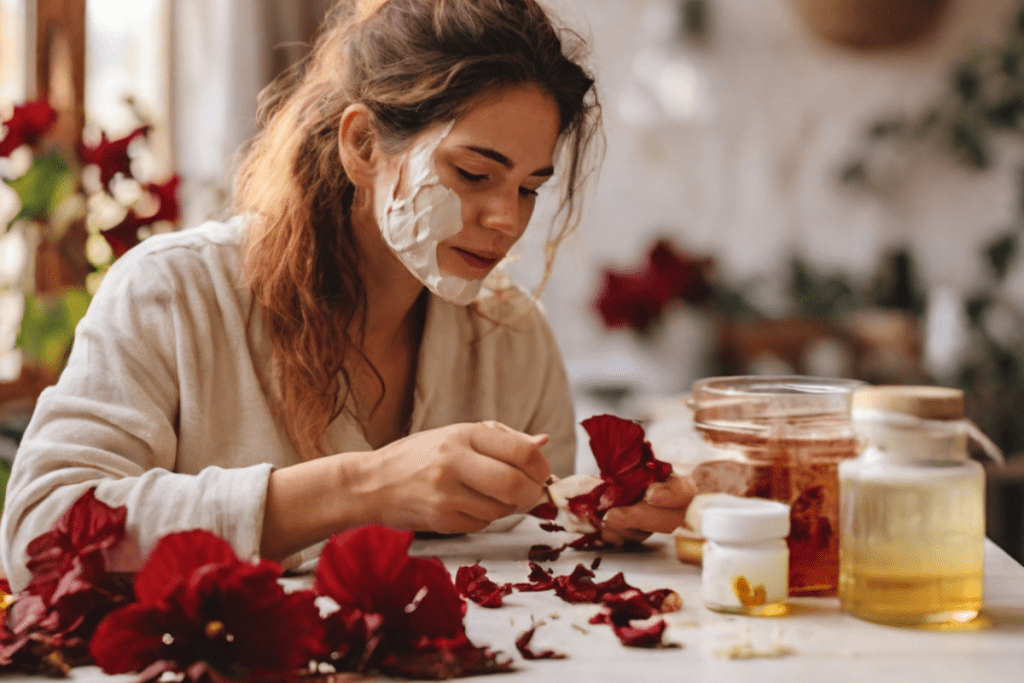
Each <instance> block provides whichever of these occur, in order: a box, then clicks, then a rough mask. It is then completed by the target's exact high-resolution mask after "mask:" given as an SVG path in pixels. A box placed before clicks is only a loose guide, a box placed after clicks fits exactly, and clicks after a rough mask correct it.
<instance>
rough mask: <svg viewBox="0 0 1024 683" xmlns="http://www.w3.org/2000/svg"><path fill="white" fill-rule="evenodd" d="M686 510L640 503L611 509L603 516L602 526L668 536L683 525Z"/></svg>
mask: <svg viewBox="0 0 1024 683" xmlns="http://www.w3.org/2000/svg"><path fill="white" fill-rule="evenodd" d="M685 520H686V508H685V507H684V508H662V507H655V506H653V505H650V504H648V503H644V502H640V503H637V504H636V505H629V506H626V507H620V508H612V509H611V510H609V511H608V512H607V513H606V514H605V516H604V525H605V526H606V527H610V528H612V529H615V530H618V531H625V530H630V529H639V530H643V531H648V532H651V531H657V532H660V533H663V534H670V533H672V532H673V531H675V530H676V528H678V527H680V526H682V525H683V522H684V521H685Z"/></svg>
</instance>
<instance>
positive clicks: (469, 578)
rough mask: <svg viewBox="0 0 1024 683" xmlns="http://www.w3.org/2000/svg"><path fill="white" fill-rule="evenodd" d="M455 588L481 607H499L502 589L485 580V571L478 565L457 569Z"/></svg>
mask: <svg viewBox="0 0 1024 683" xmlns="http://www.w3.org/2000/svg"><path fill="white" fill-rule="evenodd" d="M455 587H456V588H458V589H459V592H460V593H462V595H463V596H465V597H467V598H469V599H470V600H472V601H473V602H475V603H476V604H478V605H480V606H481V607H492V608H493V607H501V597H502V595H503V593H502V587H501V586H499V585H498V584H496V583H494V582H493V581H491V580H490V579H489V578H487V570H486V569H484V568H483V567H481V566H480V564H479V563H477V564H474V565H470V566H467V567H459V569H458V571H457V572H456V573H455ZM504 595H508V593H504Z"/></svg>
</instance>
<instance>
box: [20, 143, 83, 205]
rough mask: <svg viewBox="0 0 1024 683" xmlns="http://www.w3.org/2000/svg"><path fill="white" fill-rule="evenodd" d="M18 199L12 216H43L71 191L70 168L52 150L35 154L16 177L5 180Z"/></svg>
mask: <svg viewBox="0 0 1024 683" xmlns="http://www.w3.org/2000/svg"><path fill="white" fill-rule="evenodd" d="M5 182H6V183H7V184H8V185H10V186H11V188H13V189H14V191H15V192H17V193H18V198H19V199H21V212H20V213H19V214H18V215H17V216H15V218H14V220H15V221H18V220H21V219H22V218H45V217H46V216H48V215H50V213H51V212H52V211H53V209H54V208H56V206H57V205H58V204H60V202H61V201H63V200H64V199H66V198H67V197H68V196H70V195H71V194H72V193H73V192H74V191H75V181H74V175H73V174H72V171H71V168H70V167H69V166H68V165H67V164H66V163H65V162H64V160H63V159H61V157H60V155H59V154H57V153H56V152H50V153H49V154H44V155H42V156H39V157H36V159H35V161H34V162H32V167H31V168H29V170H28V171H27V172H26V173H25V175H23V176H21V177H20V178H15V179H14V180H8V181H5Z"/></svg>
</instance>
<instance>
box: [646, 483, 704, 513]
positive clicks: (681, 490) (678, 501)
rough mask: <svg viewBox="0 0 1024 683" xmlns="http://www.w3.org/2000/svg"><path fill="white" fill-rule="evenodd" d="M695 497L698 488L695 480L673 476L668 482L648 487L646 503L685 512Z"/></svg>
mask: <svg viewBox="0 0 1024 683" xmlns="http://www.w3.org/2000/svg"><path fill="white" fill-rule="evenodd" d="M695 495H697V487H696V486H695V485H694V483H693V479H691V478H690V477H689V476H679V475H677V474H673V475H670V476H669V478H668V479H667V480H666V481H661V482H654V483H653V484H651V485H650V486H648V487H647V493H646V494H644V502H645V503H648V504H650V505H653V506H655V507H660V508H670V509H680V508H681V509H682V510H683V512H685V511H686V508H687V507H689V505H690V501H692V500H693V497H694V496H695Z"/></svg>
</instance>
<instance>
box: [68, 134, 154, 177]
mask: <svg viewBox="0 0 1024 683" xmlns="http://www.w3.org/2000/svg"><path fill="white" fill-rule="evenodd" d="M148 132H149V126H142V127H140V128H136V129H135V130H133V131H132V132H131V133H129V134H128V135H126V136H124V137H123V138H118V139H116V140H108V139H107V135H106V133H103V134H102V135H101V136H100V141H99V142H98V143H97V144H96V145H95V146H92V147H90V146H88V145H85V144H83V145H82V146H81V148H80V151H81V157H82V162H83V163H85V164H95V165H96V166H98V167H99V169H100V182H102V183H103V187H105V188H108V189H109V187H110V181H111V180H113V178H114V176H115V175H117V174H118V173H121V174H123V175H125V176H127V177H129V178H130V177H131V176H132V171H131V159H130V158H129V157H128V146H129V145H131V143H132V142H134V141H135V139H136V138H140V137H143V136H144V135H146V134H147V133H148Z"/></svg>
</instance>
